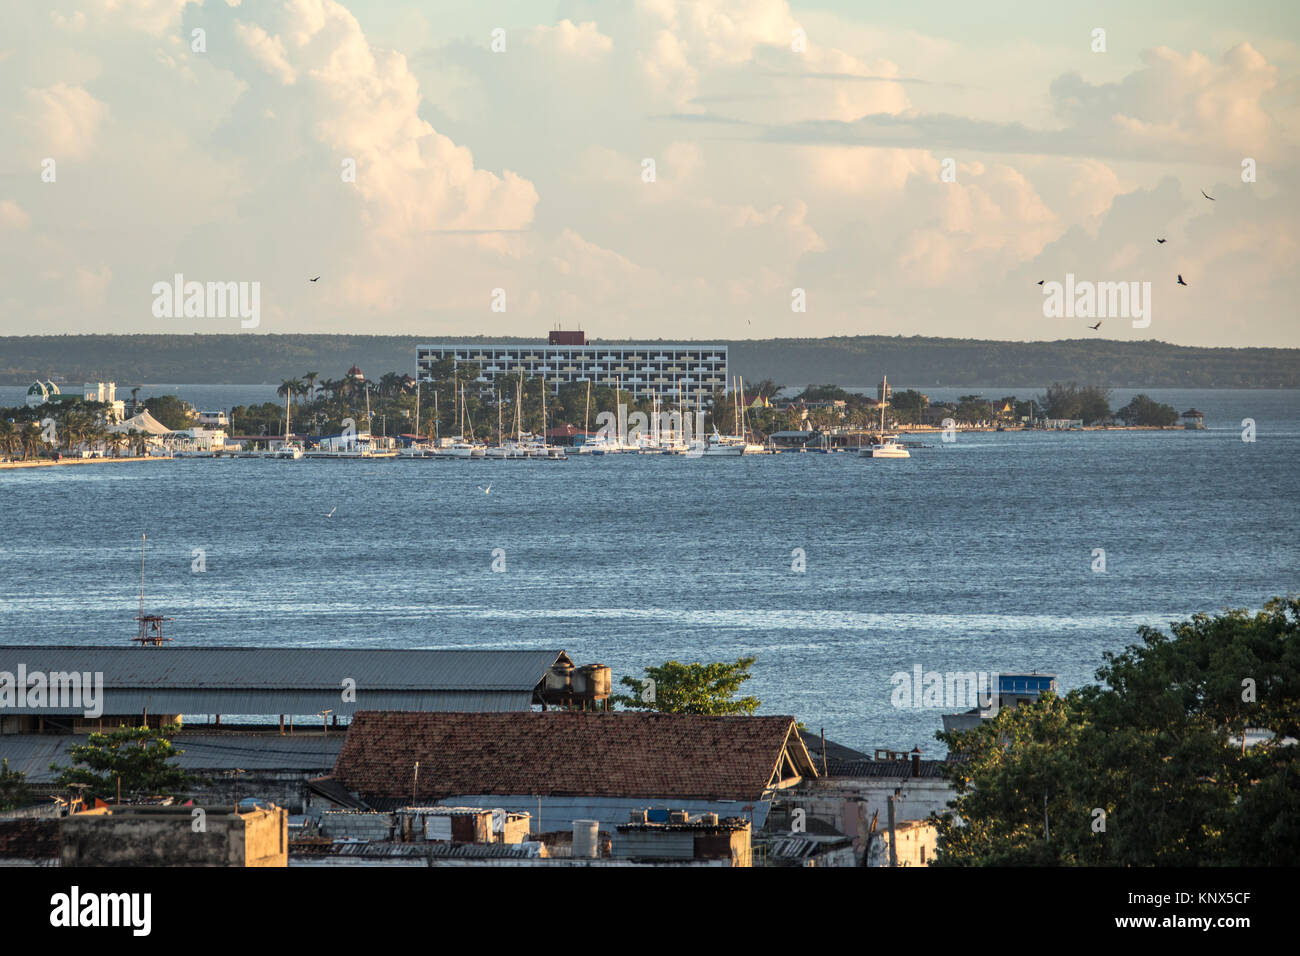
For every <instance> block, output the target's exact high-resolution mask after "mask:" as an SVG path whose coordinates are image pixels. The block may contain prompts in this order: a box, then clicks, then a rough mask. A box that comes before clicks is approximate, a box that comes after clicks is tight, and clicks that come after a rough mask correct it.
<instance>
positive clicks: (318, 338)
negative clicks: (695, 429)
mask: <svg viewBox="0 0 1300 956" xmlns="http://www.w3.org/2000/svg"><path fill="white" fill-rule="evenodd" d="M442 338H443V340H446V339H447V338H449V337H442ZM432 340H434V337H430V336H425V337H421V338H413V337H410V336H395V335H238V334H236V335H33V336H9V337H0V384H3V385H27V384H29V383H30V382H31V381H32V380H33V379H35V378H48V377H49V376H51V375H62V376H63V377H64V378H65V379H66V380H67V381H68V382H73V383H77V382H81V381H97V380H111V381H115V382H117V383H118V384H119V385H127V386H130V385H133V384H141V383H149V384H161V383H186V384H220V383H248V384H256V383H264V382H265V383H278V382H280V381H282V380H283V379H286V378H292V377H297V376H300V375H302V374H303V373H304V372H309V371H311V372H319V373H321V375H323V376H325V377H327V378H328V377H337V376H338V375H340V374H342V373H343V372H344V371H345V370H346V369H347V368H348V367H349V366H351V365H352V364H354V363H355V364H357V365H359V366H360V367H361V369H362V370H363V371H364V372H365V373H366V375H367V376H369V377H371V378H378V377H379V376H380V375H382V374H383V373H384V372H390V371H397V372H414V369H415V347H416V346H417V345H418V344H421V343H424V342H428V341H432ZM456 340H457V341H469V342H482V343H485V344H486V343H503V342H512V343H513V342H521V343H534V342H536V341H538V340H537V339H535V338H489V337H481V336H479V337H465V336H461V337H457V338H456ZM597 341H602V340H597ZM605 341H614V340H605ZM708 341H710V342H714V341H717V340H708ZM721 344H725V345H728V346H730V354H731V370H732V372H733V373H738V374H740V375H743V376H744V377H745V378H746V379H747V380H749V381H758V380H760V379H765V378H770V379H774V380H776V381H777V382H779V383H781V384H783V385H799V386H802V385H807V384H813V383H815V384H836V385H871V384H874V383H875V382H878V381H879V380H880V376H881V375H882V374H888V376H889V378H890V380H891V381H893V382H897V383H899V384H900V385H906V386H918V387H926V386H944V385H946V386H962V385H1031V386H1044V385H1047V384H1050V383H1051V382H1057V381H1062V382H1063V381H1077V382H1086V383H1090V384H1100V385H1109V386H1113V387H1139V386H1150V387H1162V388H1175V387H1182V388H1300V349H1249V348H1248V349H1227V348H1222V349H1211V348H1189V347H1185V346H1178V345H1169V344H1166V343H1164V342H1154V341H1152V342H1115V341H1107V340H1105V339H1071V340H1068V341H1061V342H993V341H986V340H980V339H940V338H923V337H921V336H912V337H910V338H903V337H901V336H893V337H890V336H883V335H866V336H857V337H852V338H833V339H764V340H747V341H733V342H727V341H725V340H723V341H722V343H721Z"/></svg>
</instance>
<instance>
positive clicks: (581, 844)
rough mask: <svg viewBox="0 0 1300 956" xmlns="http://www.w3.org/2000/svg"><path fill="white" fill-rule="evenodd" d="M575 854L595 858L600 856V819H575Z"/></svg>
mask: <svg viewBox="0 0 1300 956" xmlns="http://www.w3.org/2000/svg"><path fill="white" fill-rule="evenodd" d="M573 855H574V856H575V857H585V858H587V859H593V860H594V859H595V858H596V857H598V856H600V821H599V820H574V821H573Z"/></svg>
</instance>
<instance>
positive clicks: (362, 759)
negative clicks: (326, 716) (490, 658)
mask: <svg viewBox="0 0 1300 956" xmlns="http://www.w3.org/2000/svg"><path fill="white" fill-rule="evenodd" d="M793 726H794V720H793V718H791V717H697V716H691V715H681V714H652V713H627V712H618V713H580V712H555V711H550V712H543V713H535V712H534V713H400V712H393V711H363V712H361V713H358V714H356V715H355V717H354V718H353V720H352V725H351V726H350V727H349V728H348V735H347V739H346V741H345V742H344V744H343V749H342V751H340V752H339V756H338V761H337V762H336V763H335V765H334V774H333V779H334V780H336V781H338V782H339V783H341V784H342V785H343V786H344V787H345V788H346V789H347V790H349V791H351V792H353V793H359V794H360V795H361V796H362V797H363V798H366V799H370V798H390V797H401V798H404V799H406V800H407V801H409V800H410V799H411V796H412V785H413V783H414V777H415V774H414V767H415V762H416V761H417V760H418V761H419V762H420V773H419V785H418V789H417V791H416V799H417V800H419V799H426V800H440V799H445V798H447V797H451V796H456V795H458V794H459V795H471V794H472V795H479V794H501V795H525V794H528V795H536V796H551V795H577V796H605V797H646V798H650V799H664V798H699V799H727V800H757V799H759V798H760V797H761V796H762V793H763V790H764V788H765V787H766V786H767V784H768V781H769V780H770V779H771V777H772V775H773V771H774V770H775V769H776V767H777V763H778V761H779V760H780V758H781V755H782V753H783V752H784V751H785V750H786V746H787V740H788V741H789V747H790V757H791V760H792V761H793V762H794V764H795V766H796V767H798V768H799V770H800V772H801V773H804V774H806V775H808V776H813V775H814V774H815V770H814V769H813V767H812V765H811V762H810V761H809V758H808V754H807V751H806V750H805V749H804V747H803V743H802V741H800V740H799V738H798V735H797V734H791V730H792V728H793Z"/></svg>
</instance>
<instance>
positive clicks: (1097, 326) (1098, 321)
mask: <svg viewBox="0 0 1300 956" xmlns="http://www.w3.org/2000/svg"><path fill="white" fill-rule="evenodd" d="M1088 328H1090V329H1092V330H1093V331H1094V332H1096V331H1097V330H1098V329H1099V328H1101V320H1100V319H1098V320H1097V324H1096V325H1090V326H1088Z"/></svg>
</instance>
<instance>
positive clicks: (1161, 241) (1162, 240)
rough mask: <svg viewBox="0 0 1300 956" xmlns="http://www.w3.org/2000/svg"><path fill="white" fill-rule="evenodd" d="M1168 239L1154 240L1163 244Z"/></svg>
mask: <svg viewBox="0 0 1300 956" xmlns="http://www.w3.org/2000/svg"><path fill="white" fill-rule="evenodd" d="M1168 241H1169V240H1168V239H1157V240H1156V242H1158V243H1161V244H1162V245H1163V244H1164V243H1166V242H1168Z"/></svg>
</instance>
